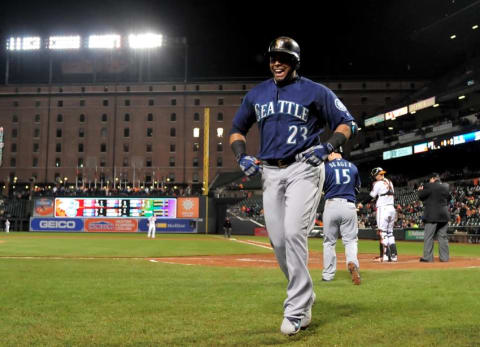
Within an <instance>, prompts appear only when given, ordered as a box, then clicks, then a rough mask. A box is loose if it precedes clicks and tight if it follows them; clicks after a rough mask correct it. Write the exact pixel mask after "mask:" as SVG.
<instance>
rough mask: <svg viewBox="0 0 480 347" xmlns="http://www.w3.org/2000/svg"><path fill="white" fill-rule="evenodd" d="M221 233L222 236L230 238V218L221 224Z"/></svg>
mask: <svg viewBox="0 0 480 347" xmlns="http://www.w3.org/2000/svg"><path fill="white" fill-rule="evenodd" d="M223 231H224V236H225V237H228V238H230V236H232V222H230V218H228V217H226V218H225V222H223Z"/></svg>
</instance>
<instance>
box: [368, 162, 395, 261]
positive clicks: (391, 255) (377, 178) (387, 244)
mask: <svg viewBox="0 0 480 347" xmlns="http://www.w3.org/2000/svg"><path fill="white" fill-rule="evenodd" d="M370 174H371V176H372V178H373V179H374V182H373V187H372V190H371V192H370V198H372V199H375V198H376V199H377V202H376V207H377V229H378V234H379V235H380V261H393V262H396V261H397V260H398V258H397V246H396V244H395V236H393V225H394V223H395V218H396V214H397V212H396V210H395V206H394V197H393V194H394V188H393V183H392V181H390V180H389V179H388V178H385V174H386V171H385V170H383V169H382V168H381V167H376V168H374V169H372V172H371V173H370Z"/></svg>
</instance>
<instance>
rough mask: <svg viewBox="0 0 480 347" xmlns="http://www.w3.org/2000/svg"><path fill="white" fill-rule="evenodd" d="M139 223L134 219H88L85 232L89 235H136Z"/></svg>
mask: <svg viewBox="0 0 480 347" xmlns="http://www.w3.org/2000/svg"><path fill="white" fill-rule="evenodd" d="M137 229H138V221H137V220H136V219H133V218H101V219H100V218H86V219H85V231H86V232H88V233H109V232H116V233H135V232H137Z"/></svg>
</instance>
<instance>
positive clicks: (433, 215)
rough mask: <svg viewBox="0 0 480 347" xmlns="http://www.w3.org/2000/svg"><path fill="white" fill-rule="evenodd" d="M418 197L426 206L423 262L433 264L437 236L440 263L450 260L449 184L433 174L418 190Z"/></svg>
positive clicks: (421, 259)
mask: <svg viewBox="0 0 480 347" xmlns="http://www.w3.org/2000/svg"><path fill="white" fill-rule="evenodd" d="M418 197H419V198H420V200H422V202H423V205H424V208H425V210H424V213H423V222H424V223H425V238H424V242H423V257H422V258H420V261H421V262H433V239H434V237H435V235H437V239H438V254H439V258H440V261H443V262H446V261H448V260H449V259H450V252H449V248H448V235H447V229H448V221H449V220H450V214H449V212H448V202H449V201H450V198H451V197H450V187H449V185H448V183H442V182H441V181H440V175H439V174H437V173H432V175H430V179H429V182H428V183H427V184H425V186H423V185H421V186H420V187H419V188H418Z"/></svg>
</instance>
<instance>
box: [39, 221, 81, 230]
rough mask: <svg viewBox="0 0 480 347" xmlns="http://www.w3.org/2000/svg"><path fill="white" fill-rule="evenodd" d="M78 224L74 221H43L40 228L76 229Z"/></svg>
mask: <svg viewBox="0 0 480 347" xmlns="http://www.w3.org/2000/svg"><path fill="white" fill-rule="evenodd" d="M75 227H76V223H75V221H73V220H42V221H40V228H42V229H75Z"/></svg>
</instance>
